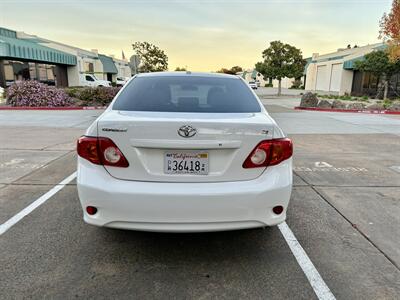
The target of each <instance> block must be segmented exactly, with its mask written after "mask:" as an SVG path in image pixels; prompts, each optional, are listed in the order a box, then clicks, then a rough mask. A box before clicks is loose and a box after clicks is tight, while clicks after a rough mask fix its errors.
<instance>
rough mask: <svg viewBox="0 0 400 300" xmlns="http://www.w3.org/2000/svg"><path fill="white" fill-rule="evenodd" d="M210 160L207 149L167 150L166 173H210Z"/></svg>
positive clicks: (165, 154)
mask: <svg viewBox="0 0 400 300" xmlns="http://www.w3.org/2000/svg"><path fill="white" fill-rule="evenodd" d="M209 160H210V156H209V153H208V152H207V151H179V150H177V151H175V150H169V151H165V152H164V174H168V175H171V174H172V175H208V172H209ZM196 162H198V164H197V163H196ZM197 166H198V167H197Z"/></svg>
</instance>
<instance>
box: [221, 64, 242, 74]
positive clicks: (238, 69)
mask: <svg viewBox="0 0 400 300" xmlns="http://www.w3.org/2000/svg"><path fill="white" fill-rule="evenodd" d="M242 71H243V69H242V67H239V66H234V67H232V68H230V69H226V68H221V69H220V70H218V71H217V73H225V74H231V75H236V73H238V72H242Z"/></svg>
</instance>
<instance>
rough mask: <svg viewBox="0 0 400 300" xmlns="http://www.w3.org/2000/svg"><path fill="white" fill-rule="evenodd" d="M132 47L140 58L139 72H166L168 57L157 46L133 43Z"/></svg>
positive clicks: (146, 43)
mask: <svg viewBox="0 0 400 300" xmlns="http://www.w3.org/2000/svg"><path fill="white" fill-rule="evenodd" d="M132 47H133V50H135V51H136V54H137V55H138V56H139V58H140V66H139V71H140V72H159V71H166V70H168V56H167V55H166V54H165V52H164V51H163V50H161V49H160V48H158V47H157V46H155V45H153V44H150V43H148V42H135V43H134V44H132Z"/></svg>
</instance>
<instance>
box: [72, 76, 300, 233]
mask: <svg viewBox="0 0 400 300" xmlns="http://www.w3.org/2000/svg"><path fill="white" fill-rule="evenodd" d="M77 149H78V155H79V156H78V179H77V186H78V192H79V198H80V201H81V204H82V208H83V216H84V220H85V221H86V222H87V223H89V224H93V225H97V226H106V227H112V228H123V229H132V230H145V231H167V232H190V231H219V230H233V229H244V228H254V227H264V226H272V225H276V224H279V223H281V222H283V221H284V220H285V219H286V211H287V208H288V204H289V199H290V194H291V190H292V152H293V149H292V142H291V140H290V139H288V138H287V137H285V135H284V133H283V132H282V130H281V129H280V128H279V127H278V125H277V124H276V123H275V121H274V120H273V119H272V118H271V116H269V115H268V113H267V111H266V110H265V108H264V107H263V105H262V104H261V102H260V100H259V99H258V98H257V96H256V95H255V94H254V93H253V91H252V90H251V89H250V88H249V86H248V85H247V84H246V82H245V81H244V80H243V79H241V78H238V77H237V76H231V75H225V74H206V73H190V72H187V73H183V74H182V73H176V72H173V73H169V72H163V73H147V74H140V75H136V76H135V77H134V78H133V79H132V80H131V81H130V82H129V83H128V84H126V85H125V86H124V88H122V90H121V91H120V92H119V94H118V95H117V96H116V98H115V99H114V101H113V102H112V103H111V104H110V106H109V107H108V109H107V110H106V111H105V112H104V113H103V114H102V115H101V116H100V117H99V118H98V119H97V120H96V121H95V122H94V123H93V124H92V125H91V126H90V127H89V129H88V130H87V131H86V134H85V136H82V137H81V138H80V139H79V140H78V144H77Z"/></svg>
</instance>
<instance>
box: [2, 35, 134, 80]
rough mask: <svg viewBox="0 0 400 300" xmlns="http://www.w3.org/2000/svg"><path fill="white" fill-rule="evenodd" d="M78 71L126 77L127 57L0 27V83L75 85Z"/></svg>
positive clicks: (103, 77)
mask: <svg viewBox="0 0 400 300" xmlns="http://www.w3.org/2000/svg"><path fill="white" fill-rule="evenodd" d="M82 74H94V75H95V76H96V77H98V78H99V79H104V80H109V81H111V82H115V81H116V78H117V76H120V74H121V76H123V77H130V76H131V72H130V68H129V64H128V61H127V60H121V59H115V58H114V57H112V56H106V55H103V54H99V53H98V50H96V49H94V50H91V51H89V50H85V49H81V48H78V47H75V46H70V45H66V44H63V43H59V42H56V41H51V40H48V39H45V38H42V37H38V36H35V35H30V34H26V33H24V32H16V31H13V30H9V29H6V28H0V86H3V87H7V86H9V85H10V84H12V83H13V82H15V81H18V80H27V79H34V80H38V81H40V82H43V83H46V84H49V85H55V86H58V87H66V86H79V85H80V77H81V75H82Z"/></svg>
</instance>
